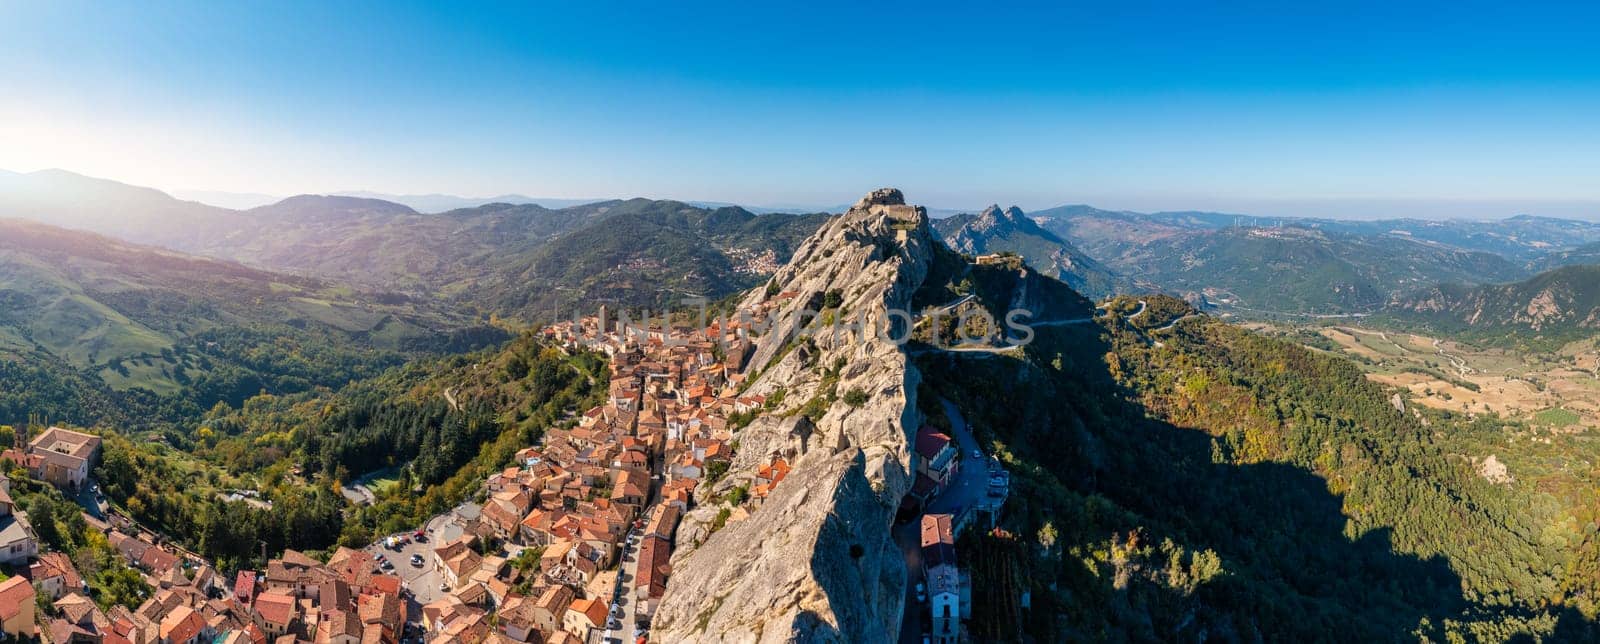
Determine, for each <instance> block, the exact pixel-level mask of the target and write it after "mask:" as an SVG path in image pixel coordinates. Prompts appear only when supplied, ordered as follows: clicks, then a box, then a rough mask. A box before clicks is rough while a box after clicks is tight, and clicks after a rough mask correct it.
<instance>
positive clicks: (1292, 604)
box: [920, 300, 1594, 641]
mask: <svg viewBox="0 0 1600 644" xmlns="http://www.w3.org/2000/svg"><path fill="white" fill-rule="evenodd" d="M1165 301H1166V302H1172V303H1173V305H1172V306H1165V305H1164V306H1162V307H1159V308H1160V310H1163V311H1167V310H1170V312H1167V313H1163V314H1158V315H1157V316H1156V317H1154V318H1151V319H1145V318H1144V316H1143V315H1141V316H1140V317H1138V318H1134V319H1128V318H1125V317H1124V316H1126V315H1128V313H1126V311H1133V310H1136V309H1137V308H1138V307H1135V306H1133V305H1131V304H1130V305H1129V306H1126V307H1124V306H1119V305H1115V304H1114V305H1113V306H1111V307H1110V310H1111V311H1113V315H1112V317H1111V318H1109V319H1108V320H1107V321H1106V322H1105V323H1104V324H1103V325H1102V326H1101V327H1093V328H1089V327H1078V328H1072V327H1064V328H1059V329H1047V330H1045V331H1044V332H1043V333H1042V334H1041V338H1040V340H1039V341H1036V342H1035V343H1033V344H1032V345H1030V346H1029V348H1028V352H1027V353H1028V355H1027V357H1026V359H1013V358H1004V359H1002V358H986V359H972V358H967V357H955V356H954V354H938V355H930V356H924V357H923V358H921V360H920V362H921V367H922V371H923V373H924V375H925V377H926V378H927V380H926V382H925V384H924V393H925V394H926V395H927V397H928V400H933V399H935V397H944V398H947V399H950V400H953V401H955V402H957V403H958V406H959V408H960V409H961V410H962V412H963V413H964V414H965V415H966V416H967V418H968V420H969V421H972V422H973V424H974V428H975V429H976V430H977V432H978V433H979V436H980V439H982V440H983V441H985V442H986V445H992V446H993V447H994V448H995V449H996V451H997V452H998V453H999V454H1000V455H1001V458H1002V459H1003V460H1005V461H1007V462H1008V468H1010V469H1011V470H1012V471H1013V472H1014V473H1015V475H1014V477H1013V481H1014V482H1013V486H1014V488H1015V491H1014V492H1013V495H1012V497H1011V500H1010V501H1008V509H1007V512H1008V514H1009V518H1008V519H1007V520H1006V522H1005V528H1006V529H1007V530H1009V531H1010V532H1011V533H1012V534H1015V535H1017V540H1016V541H1008V540H1007V539H1005V538H995V537H983V538H977V539H975V540H973V542H972V547H973V548H974V549H976V550H977V553H976V554H975V556H976V557H978V558H979V559H980V560H982V561H986V562H987V563H986V564H985V567H986V568H987V567H990V566H995V565H1001V564H1004V565H1002V568H1004V567H1006V566H1014V568H1015V569H1018V570H1031V571H1034V573H1033V574H1032V575H1030V576H1029V577H1028V578H1026V581H1024V582H1022V585H1021V586H1012V587H1010V590H1011V592H1021V591H1023V590H1031V591H1032V593H1033V602H1034V606H1035V607H1036V608H1035V610H1033V611H1031V612H1029V613H1028V614H1029V615H1032V616H1034V617H1033V619H1032V620H1031V621H1028V622H1027V623H1022V622H1021V621H1019V620H1021V619H1022V617H1021V614H1020V613H1013V612H1011V611H1010V609H1008V608H1007V606H1009V605H1010V604H1008V603H1007V602H1008V601H1014V600H1015V598H1014V597H1012V598H1011V599H1009V600H1008V599H1007V597H1008V596H1007V594H1005V593H999V594H997V595H996V596H995V597H994V598H992V599H989V598H979V599H978V600H977V601H978V604H979V606H978V610H979V613H980V615H982V617H981V619H980V621H979V623H978V624H975V625H974V629H975V630H974V632H975V634H980V635H981V634H984V633H987V634H990V635H993V636H996V637H1000V636H1003V635H1004V634H1005V633H1008V632H1015V629H1024V630H1026V631H1027V632H1029V633H1031V634H1032V635H1033V636H1035V637H1037V638H1039V639H1040V640H1042V641H1061V640H1107V639H1110V640H1135V641H1136V640H1166V641H1172V640H1185V639H1193V638H1197V637H1198V638H1220V639H1221V640H1224V641H1252V640H1258V639H1265V640H1268V641H1335V640H1337V641H1349V640H1352V639H1353V640H1362V641H1391V640H1404V639H1415V638H1417V637H1426V638H1428V639H1432V640H1435V641H1442V640H1444V639H1445V638H1446V637H1447V636H1450V634H1452V633H1453V634H1455V635H1457V636H1463V637H1467V638H1469V639H1489V640H1503V639H1507V638H1509V637H1512V636H1513V635H1516V634H1519V633H1521V634H1532V635H1537V634H1543V635H1550V634H1561V635H1566V636H1575V635H1576V634H1577V633H1586V634H1591V635H1592V634H1593V632H1592V631H1591V630H1589V629H1591V622H1590V619H1592V618H1593V611H1594V608H1593V606H1592V605H1591V604H1590V603H1589V602H1590V601H1592V597H1593V596H1594V594H1593V590H1591V587H1592V585H1593V584H1592V578H1591V577H1589V576H1588V573H1581V572H1577V570H1580V568H1579V566H1581V565H1582V562H1584V561H1587V560H1589V559H1592V558H1593V553H1592V552H1590V550H1592V548H1593V546H1592V545H1589V544H1588V541H1587V540H1586V534H1587V533H1588V531H1586V530H1585V529H1583V528H1582V527H1581V526H1582V525H1585V524H1584V523H1582V522H1581V521H1580V520H1575V517H1578V516H1588V513H1587V511H1584V510H1583V509H1582V508H1575V507H1568V506H1565V505H1564V504H1563V502H1562V500H1560V499H1558V498H1557V497H1553V496H1550V495H1549V494H1546V493H1545V492H1543V491H1541V490H1539V489H1536V488H1532V487H1526V486H1519V485H1509V486H1505V485H1494V484H1491V483H1489V482H1488V481H1485V480H1484V479H1482V478H1480V477H1478V476H1476V473H1475V472H1474V471H1473V470H1472V468H1471V467H1470V464H1469V463H1466V462H1465V459H1460V458H1458V457H1456V456H1454V455H1453V454H1452V452H1451V449H1450V447H1449V445H1448V444H1447V443H1440V442H1439V441H1440V439H1439V438H1437V437H1438V436H1440V435H1445V436H1448V435H1449V434H1450V429H1449V427H1450V424H1451V423H1456V422H1460V421H1458V420H1454V419H1452V418H1450V417H1447V416H1445V417H1433V418H1431V419H1430V420H1429V421H1427V422H1430V423H1431V424H1432V429H1428V428H1426V427H1424V426H1423V424H1422V423H1423V422H1424V421H1422V420H1421V419H1419V418H1417V417H1415V416H1413V415H1410V414H1402V413H1400V412H1398V411H1397V410H1396V408H1395V407H1394V406H1393V404H1392V402H1391V401H1390V400H1389V399H1388V394H1387V393H1386V392H1385V391H1384V390H1383V389H1382V388H1381V387H1380V386H1379V385H1377V384H1374V383H1371V382H1369V381H1368V380H1367V379H1366V378H1365V377H1364V376H1363V374H1362V373H1361V372H1360V371H1359V370H1358V369H1357V368H1356V367H1355V366H1354V365H1352V364H1350V363H1349V362H1347V361H1345V360H1344V359H1342V358H1336V357H1330V356H1324V355H1320V354H1318V353H1316V352H1313V351H1312V350H1310V349H1306V348H1304V347H1300V346H1298V345H1295V344H1292V343H1288V342H1284V341H1281V340H1274V339H1271V338H1267V337H1264V336H1260V335H1257V334H1254V333H1252V332H1249V331H1246V330H1243V329H1241V328H1238V327H1234V326H1230V325H1227V324H1223V323H1221V322H1218V321H1215V320H1211V319H1206V318H1196V319H1186V320H1183V321H1179V322H1178V323H1177V324H1176V325H1175V326H1173V327H1171V328H1170V329H1167V328H1165V325H1166V324H1167V323H1168V322H1167V320H1175V319H1177V318H1178V317H1181V316H1182V315H1183V313H1182V312H1183V310H1184V308H1185V307H1184V305H1183V304H1182V303H1181V302H1176V301H1175V300H1165ZM1118 311H1124V312H1123V313H1117V312H1118ZM1144 315H1151V314H1150V313H1148V312H1147V313H1145V314H1144ZM1037 400H1054V401H1058V404H1055V405H1048V406H1042V405H1036V404H1030V403H1028V402H1027V401H1037ZM941 416H942V414H939V413H934V411H932V410H930V417H932V418H934V419H935V420H936V421H940V418H941ZM997 562H999V563H997ZM1005 562H1011V563H1009V564H1006V563H1005ZM1589 567H1592V564H1591V565H1590V566H1589ZM1582 569H1587V568H1582ZM1041 573H1043V574H1041ZM1041 605H1042V606H1044V607H1046V610H1038V608H1037V607H1039V606H1041ZM1051 615H1058V616H1059V618H1052V617H1048V616H1051Z"/></svg>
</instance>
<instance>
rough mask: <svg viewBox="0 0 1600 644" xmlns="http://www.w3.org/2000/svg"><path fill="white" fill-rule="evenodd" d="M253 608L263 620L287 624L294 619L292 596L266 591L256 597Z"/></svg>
mask: <svg viewBox="0 0 1600 644" xmlns="http://www.w3.org/2000/svg"><path fill="white" fill-rule="evenodd" d="M255 609H256V614H257V615H260V616H261V619H262V620H263V621H265V622H267V623H269V624H278V625H283V626H287V625H288V624H289V622H291V621H293V620H294V611H295V600H294V597H293V596H290V595H285V594H282V593H279V592H273V591H268V592H265V593H262V594H261V595H260V596H259V597H256V603H255Z"/></svg>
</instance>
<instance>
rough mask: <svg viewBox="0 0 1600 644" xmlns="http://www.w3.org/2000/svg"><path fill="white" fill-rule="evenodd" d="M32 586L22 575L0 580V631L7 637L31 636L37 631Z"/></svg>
mask: <svg viewBox="0 0 1600 644" xmlns="http://www.w3.org/2000/svg"><path fill="white" fill-rule="evenodd" d="M34 608H35V601H34V594H33V586H32V585H31V584H29V583H28V580H26V579H23V578H22V577H11V578H9V579H6V580H5V581H0V633H4V634H5V635H6V636H7V637H15V638H22V637H32V636H33V635H34V634H35V633H37V632H38V624H35V623H34Z"/></svg>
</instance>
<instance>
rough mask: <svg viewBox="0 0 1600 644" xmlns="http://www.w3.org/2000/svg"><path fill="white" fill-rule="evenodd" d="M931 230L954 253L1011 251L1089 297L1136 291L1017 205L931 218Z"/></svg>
mask: <svg viewBox="0 0 1600 644" xmlns="http://www.w3.org/2000/svg"><path fill="white" fill-rule="evenodd" d="M933 228H934V230H935V231H937V232H938V233H939V235H940V236H941V237H943V238H944V242H945V244H946V245H948V246H950V248H952V249H954V250H956V251H958V252H962V253H966V254H968V255H984V254H988V253H997V252H1010V253H1016V254H1018V255H1020V256H1022V258H1023V259H1024V260H1025V261H1027V262H1028V264H1029V265H1030V266H1033V267H1034V268H1036V269H1037V270H1039V271H1041V272H1043V273H1044V274H1046V275H1049V276H1051V277H1055V278H1057V279H1060V280H1061V281H1063V282H1066V283H1067V284H1068V285H1069V286H1071V287H1072V288H1073V290H1075V291H1078V292H1079V293H1082V294H1084V295H1086V296H1088V297H1090V298H1093V299H1099V298H1104V297H1109V296H1111V295H1115V294H1118V293H1130V292H1133V291H1135V290H1138V287H1137V286H1136V285H1135V284H1134V282H1133V280H1129V279H1126V278H1124V277H1122V276H1120V275H1117V274H1116V273H1115V272H1113V271H1112V270H1111V269H1109V268H1106V267H1105V266H1104V265H1103V264H1101V263H1100V262H1098V261H1096V260H1095V259H1094V258H1092V257H1089V256H1088V255H1087V254H1085V253H1084V252H1083V251H1081V250H1079V249H1078V247H1077V246H1074V245H1073V244H1072V243H1071V242H1069V241H1067V240H1065V239H1062V238H1061V237H1059V236H1057V235H1056V234H1055V233H1053V232H1050V231H1048V230H1045V229H1044V228H1042V227H1040V226H1039V224H1038V223H1036V222H1035V221H1034V220H1033V219H1031V218H1029V217H1028V216H1027V215H1026V214H1024V213H1023V212H1022V209H1020V208H1018V207H1016V206H1012V207H1010V208H1006V209H1003V210H1002V209H1001V208H1000V206H999V205H998V204H996V205H991V206H989V207H988V208H987V209H985V210H984V211H983V212H982V213H979V214H977V215H972V214H961V215H956V216H954V217H949V218H946V219H938V220H934V221H933Z"/></svg>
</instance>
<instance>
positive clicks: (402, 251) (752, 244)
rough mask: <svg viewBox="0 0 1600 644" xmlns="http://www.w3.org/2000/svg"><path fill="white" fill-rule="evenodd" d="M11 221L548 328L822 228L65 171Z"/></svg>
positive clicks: (679, 207)
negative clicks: (578, 304)
mask: <svg viewBox="0 0 1600 644" xmlns="http://www.w3.org/2000/svg"><path fill="white" fill-rule="evenodd" d="M0 216H10V217H21V218H27V219H33V220H36V221H41V222H44V223H49V224H52V225H58V226H63V227H66V228H75V229H81V230H87V231H92V232H97V233H101V234H106V235H111V236H114V237H118V238H121V239H127V240H130V241H133V242H136V243H142V244H149V245H153V246H161V247H165V248H170V249H174V250H179V251H183V252H186V253H192V254H196V255H203V256H208V257H215V258H220V259H225V260H229V261H236V262H240V263H243V264H246V265H249V266H253V267H258V268H262V269H266V270H270V271H276V272H285V273H292V274H297V275H303V276H308V277H314V278H319V279H327V280H334V281H337V282H341V283H347V284H355V285H361V286H364V287H366V288H371V289H382V290H388V291H395V292H400V293H405V294H407V295H409V296H414V297H422V298H444V299H446V300H449V301H451V302H454V303H455V304H457V305H460V306H463V307H466V308H467V309H468V310H472V311H475V312H478V313H480V314H482V315H485V316H487V315H496V316H500V317H502V318H509V319H521V320H524V321H535V320H540V319H549V318H550V317H551V316H553V315H557V314H559V313H560V312H561V311H559V309H560V308H561V306H562V304H563V303H565V304H567V305H569V306H568V309H567V311H568V312H570V304H571V303H572V302H574V301H576V300H578V299H585V300H591V299H592V300H594V301H606V302H609V303H613V304H616V305H620V306H631V307H642V306H656V307H660V306H662V305H664V304H666V303H668V302H675V301H677V300H679V299H681V297H682V296H683V295H686V294H695V295H703V296H706V297H709V298H712V299H716V298H721V297H724V296H726V295H728V294H730V293H732V292H734V291H735V290H739V289H743V288H746V287H749V286H750V285H753V284H755V283H759V282H760V281H761V280H762V279H763V278H764V273H770V272H771V271H772V270H776V267H777V265H779V264H781V263H782V262H783V261H785V260H786V259H787V253H788V252H789V249H790V247H791V246H792V243H793V241H794V240H795V238H796V236H804V235H805V234H808V233H809V232H810V231H811V230H813V229H814V228H815V226H816V225H818V223H819V222H820V221H821V219H820V218H819V217H818V216H815V215H813V216H801V215H782V214H773V215H763V216H761V217H757V216H756V215H755V214H754V213H751V212H750V211H748V210H744V209H742V208H738V207H730V206H724V207H717V208H705V207H698V206H694V205H690V204H686V203H682V202H676V201H656V200H648V199H631V200H625V201H624V200H609V201H600V202H593V203H585V204H581V205H574V206H566V207H562V208H557V209H551V208H546V207H544V206H541V205H537V204H512V203H498V202H497V203H488V204H483V205H476V206H470V207H463V208H458V209H454V210H448V211H444V212H438V213H425V212H419V210H418V209H416V208H412V207H410V206H407V205H404V204H400V203H395V202H392V201H386V200H382V199H374V198H370V197H352V196H337V195H299V196H295V197H289V198H287V199H283V200H281V201H278V202H275V203H272V204H269V205H265V206H259V207H255V208H251V209H248V210H229V209H226V208H218V207H215V206H207V205H205V204H201V203H197V202H191V201H182V200H179V199H175V198H173V197H171V196H168V195H166V194H165V193H162V192H160V191H157V190H153V189H149V188H140V187H136V186H129V185H126V184H122V183H118V182H114V181H108V180H103V179H94V178H89V177H83V176H81V175H75V174H72V173H69V172H64V171H56V170H50V171H41V172H35V173H30V174H16V173H10V174H5V175H0ZM569 235H570V236H573V240H572V241H570V242H562V243H559V244H552V243H551V242H553V241H555V240H557V239H561V238H563V237H565V236H569ZM547 246H548V248H546V247H547ZM540 249H544V250H543V251H542V252H538V251H540ZM663 271H665V272H668V273H672V272H673V271H676V272H675V273H673V274H672V275H670V276H669V275H666V274H665V273H663ZM641 280H654V281H655V282H658V283H660V284H671V285H672V286H669V287H666V288H654V287H650V288H647V287H644V286H641ZM529 285H533V286H534V288H533V289H528V288H525V287H527V286H529ZM529 293H538V294H539V295H538V296H537V297H534V296H530V295H529Z"/></svg>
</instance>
